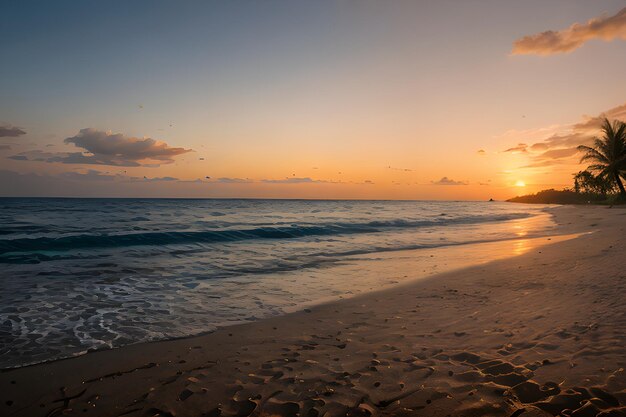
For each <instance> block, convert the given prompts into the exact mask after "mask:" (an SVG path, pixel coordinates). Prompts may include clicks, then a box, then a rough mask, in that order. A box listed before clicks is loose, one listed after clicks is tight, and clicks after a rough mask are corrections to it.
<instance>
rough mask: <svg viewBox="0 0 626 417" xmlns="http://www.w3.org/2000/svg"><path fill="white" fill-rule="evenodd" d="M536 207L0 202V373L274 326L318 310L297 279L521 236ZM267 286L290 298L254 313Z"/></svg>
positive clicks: (394, 203) (264, 304) (421, 203)
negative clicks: (277, 281) (368, 259)
mask: <svg viewBox="0 0 626 417" xmlns="http://www.w3.org/2000/svg"><path fill="white" fill-rule="evenodd" d="M542 209H543V207H539V206H531V205H518V204H511V203H479V202H431V201H303V200H188V199H17V198H16V199H8V198H5V199H0V271H1V272H0V279H1V280H2V286H1V289H0V368H5V367H13V366H20V365H24V364H28V363H34V362H40V361H46V360H50V359H56V358H62V357H67V356H71V355H75V354H79V353H83V352H85V351H87V350H88V349H97V348H108V347H117V346H123V345H126V344H131V343H137V342H143V341H149V340H160V339H168V338H174V337H181V336H188V335H193V334H198V333H203V332H206V331H211V330H213V329H215V327H216V326H218V325H223V324H231V323H237V322H242V321H249V320H256V319H258V318H262V317H266V316H268V315H275V314H282V312H283V307H284V306H285V305H286V304H289V302H288V300H290V299H295V298H297V299H298V300H300V301H302V300H305V301H315V300H314V299H311V297H307V292H306V290H305V289H304V288H305V286H304V285H303V286H302V288H303V289H302V290H301V292H300V293H297V292H298V291H300V290H298V285H292V284H293V282H296V283H297V282H298V280H306V279H309V278H308V277H309V276H310V275H307V274H304V273H302V272H310V271H321V270H328V271H329V273H332V272H331V271H332V269H330V268H332V267H333V266H334V265H337V264H339V263H341V262H342V261H343V260H344V259H346V258H347V257H349V256H353V255H355V254H372V253H377V252H387V251H396V250H404V249H421V248H436V247H440V246H446V245H463V244H467V243H473V242H485V241H497V240H503V239H511V238H515V237H519V235H520V232H519V229H518V228H515V227H513V225H514V223H515V222H516V221H519V220H520V219H529V218H532V217H534V216H535V217H536V216H541V215H542V213H543V212H542ZM544 217H545V215H544ZM548 226H549V223H546V222H543V223H542V222H539V223H537V226H536V227H535V229H534V230H530V231H525V232H524V233H526V235H527V236H528V237H532V236H533V235H539V234H541V233H543V231H544V230H542V228H545V227H548ZM268 276H272V277H273V278H276V277H278V278H281V277H284V279H285V280H287V279H289V282H290V285H289V286H288V287H289V289H288V290H286V289H284V288H283V289H281V288H275V289H272V290H271V291H272V297H270V298H267V297H266V299H265V300H264V301H263V302H261V301H259V300H260V298H259V292H261V291H265V292H267V291H269V290H268V289H267V288H265V287H263V286H262V285H260V284H261V283H263V282H264V279H266V278H267V277H268ZM358 285H359V280H358V276H355V277H354V286H357V287H358ZM278 287H280V286H278ZM285 287H287V286H285ZM334 290H336V289H333V288H328V291H329V292H332V291H334ZM296 293H297V294H296ZM296 296H297V297H296ZM268 299H269V301H268ZM272 300H274V301H272Z"/></svg>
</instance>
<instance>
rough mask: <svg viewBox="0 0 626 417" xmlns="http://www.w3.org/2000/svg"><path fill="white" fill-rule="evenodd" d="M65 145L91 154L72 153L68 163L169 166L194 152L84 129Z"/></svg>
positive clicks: (147, 140) (162, 143) (121, 135)
mask: <svg viewBox="0 0 626 417" xmlns="http://www.w3.org/2000/svg"><path fill="white" fill-rule="evenodd" d="M64 142H65V143H68V144H69V143H71V144H73V145H75V146H76V147H78V148H82V149H84V150H85V151H87V152H88V153H89V154H87V155H85V154H84V153H82V152H78V153H71V154H69V155H68V156H67V158H66V160H64V161H63V162H64V163H79V164H102V165H115V166H138V165H141V163H142V162H145V161H152V162H153V163H154V162H156V163H159V164H169V163H172V162H174V160H173V158H174V157H175V156H177V155H181V154H184V153H187V152H190V151H191V149H184V148H172V147H170V146H169V145H168V144H167V143H165V142H161V141H157V140H155V139H152V138H135V137H129V136H124V135H123V134H121V133H115V134H113V133H108V132H103V131H100V130H96V129H92V128H87V129H81V130H80V132H79V133H78V134H77V135H76V136H72V137H69V138H67V139H65V141H64Z"/></svg>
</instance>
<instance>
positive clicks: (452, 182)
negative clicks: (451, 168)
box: [431, 177, 469, 185]
mask: <svg viewBox="0 0 626 417" xmlns="http://www.w3.org/2000/svg"><path fill="white" fill-rule="evenodd" d="M431 184H433V185H468V184H469V183H468V182H467V181H455V180H453V179H452V178H448V177H443V178H442V179H440V180H439V181H431Z"/></svg>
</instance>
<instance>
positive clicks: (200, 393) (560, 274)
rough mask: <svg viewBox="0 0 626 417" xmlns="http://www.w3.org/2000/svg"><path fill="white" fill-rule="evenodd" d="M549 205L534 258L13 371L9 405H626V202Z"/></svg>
mask: <svg viewBox="0 0 626 417" xmlns="http://www.w3.org/2000/svg"><path fill="white" fill-rule="evenodd" d="M550 213H551V214H552V215H554V219H555V221H556V223H557V225H558V228H557V231H558V234H560V235H568V236H569V237H568V238H566V239H559V238H557V237H555V236H550V237H545V238H535V239H529V240H528V242H527V245H526V248H525V250H524V251H523V252H520V253H522V254H516V253H514V252H511V253H509V254H508V255H510V256H506V257H501V256H497V257H495V255H494V259H496V260H493V261H491V262H487V263H480V264H478V265H474V266H469V267H464V268H462V269H453V270H451V271H448V272H443V273H439V274H432V275H430V276H427V277H424V276H423V273H422V271H413V272H411V271H410V270H405V271H408V272H406V273H407V274H408V275H409V276H408V279H407V280H406V281H404V282H402V283H398V284H397V285H390V286H388V287H386V288H384V289H382V290H379V291H372V292H367V293H364V294H360V295H356V296H354V297H351V298H348V299H343V300H333V301H330V302H327V303H323V304H316V305H312V306H309V307H306V308H304V309H300V310H298V309H297V308H296V309H295V310H298V311H295V312H293V313H289V314H286V315H280V316H276V317H269V318H265V319H262V320H258V321H255V322H251V323H248V324H238V325H233V326H227V327H223V328H218V329H217V330H216V331H214V332H212V333H209V334H205V335H200V336H195V337H188V338H182V339H177V340H169V341H159V342H153V343H140V344H134V345H130V346H125V347H121V348H117V349H112V350H104V351H97V352H92V353H88V354H86V355H82V356H78V357H76V358H71V359H65V360H58V361H53V362H49V363H44V364H38V365H33V366H26V367H22V368H18V369H12V370H5V371H3V372H2V373H0V386H1V387H2V389H0V392H1V396H2V402H1V403H0V415H3V416H57V415H85V416H88V415H93V416H101V417H103V416H121V415H128V416H220V415H222V416H248V415H286V416H296V415H298V416H339V415H350V416H367V415H394V416H395V415H418V416H448V415H451V416H500V415H502V416H515V417H520V416H525V417H530V416H551V415H559V414H561V415H570V416H574V417H578V416H621V415H626V371H625V370H624V368H625V366H626V349H625V348H624V346H625V345H626V306H625V305H624V296H625V295H626V269H625V267H626V256H625V254H626V252H625V250H624V247H625V246H624V245H625V243H626V234H625V231H626V210H624V209H623V208H612V209H610V208H608V207H574V206H563V207H557V208H552V209H550ZM574 235H575V237H574ZM382 262H383V263H384V260H383V261H382ZM381 265H382V263H381ZM418 272H419V274H418ZM357 273H358V271H355V274H357ZM384 273H385V269H384V268H382V269H381V270H380V274H384ZM413 273H414V274H415V276H416V277H417V276H418V275H419V277H418V278H416V279H414V280H412V279H411V277H412V276H413ZM303 307H304V306H303Z"/></svg>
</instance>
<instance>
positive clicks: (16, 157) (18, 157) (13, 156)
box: [8, 155, 28, 161]
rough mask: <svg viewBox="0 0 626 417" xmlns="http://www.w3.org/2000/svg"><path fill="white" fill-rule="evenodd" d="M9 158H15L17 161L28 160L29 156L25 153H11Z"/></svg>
mask: <svg viewBox="0 0 626 417" xmlns="http://www.w3.org/2000/svg"><path fill="white" fill-rule="evenodd" d="M8 158H9V159H14V160H16V161H28V158H27V157H26V156H24V155H11V156H9V157H8Z"/></svg>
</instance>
